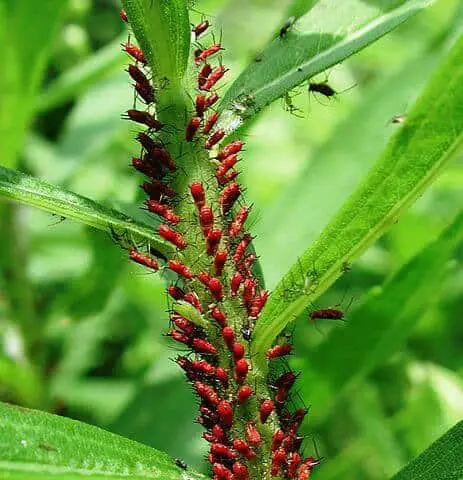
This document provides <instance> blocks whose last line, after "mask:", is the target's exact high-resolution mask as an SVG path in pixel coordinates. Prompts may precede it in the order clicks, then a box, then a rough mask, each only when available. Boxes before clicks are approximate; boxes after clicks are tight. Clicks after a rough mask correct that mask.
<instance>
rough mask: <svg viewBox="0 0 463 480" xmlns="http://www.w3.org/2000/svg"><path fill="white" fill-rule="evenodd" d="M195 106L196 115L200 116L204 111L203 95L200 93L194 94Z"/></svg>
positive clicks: (204, 98) (204, 99)
mask: <svg viewBox="0 0 463 480" xmlns="http://www.w3.org/2000/svg"><path fill="white" fill-rule="evenodd" d="M195 107H196V115H197V116H198V117H202V116H203V115H204V111H205V110H206V96H205V95H202V94H199V95H196V102H195Z"/></svg>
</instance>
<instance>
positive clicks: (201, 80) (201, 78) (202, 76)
mask: <svg viewBox="0 0 463 480" xmlns="http://www.w3.org/2000/svg"><path fill="white" fill-rule="evenodd" d="M211 72H212V67H211V65H210V64H209V63H205V64H204V66H203V68H201V70H200V72H199V75H198V88H199V89H200V90H201V89H202V86H203V85H204V84H205V83H206V80H207V78H208V77H209V75H210V74H211ZM208 107H210V105H207V106H206V108H208Z"/></svg>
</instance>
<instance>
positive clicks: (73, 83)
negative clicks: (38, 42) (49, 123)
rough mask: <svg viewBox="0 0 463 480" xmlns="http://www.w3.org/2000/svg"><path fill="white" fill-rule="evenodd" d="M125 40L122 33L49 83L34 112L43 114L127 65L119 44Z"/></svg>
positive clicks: (125, 37) (124, 35) (125, 36)
mask: <svg viewBox="0 0 463 480" xmlns="http://www.w3.org/2000/svg"><path fill="white" fill-rule="evenodd" d="M126 39H127V34H126V33H124V34H123V35H122V36H120V37H119V38H117V39H116V40H114V41H113V42H111V43H110V44H109V45H107V46H105V47H103V48H102V49H101V50H98V51H97V52H96V53H94V54H93V55H91V56H90V57H89V58H86V59H85V60H84V61H83V62H82V63H79V64H78V65H76V66H75V67H74V68H71V69H69V70H67V71H66V72H65V73H64V74H63V75H61V76H60V77H58V78H57V79H56V80H54V81H53V82H52V83H50V85H48V86H47V88H46V89H45V90H44V91H43V92H42V93H41V95H40V96H39V98H38V101H37V105H36V110H37V111H39V112H43V111H46V110H49V109H51V108H54V107H56V106H58V105H62V104H63V103H64V102H67V101H69V100H70V99H72V98H74V97H76V96H77V95H79V94H81V93H82V92H83V91H85V90H86V89H88V88H89V87H91V86H92V85H93V84H95V83H96V82H98V81H100V80H102V79H103V78H105V77H106V76H108V75H109V74H110V73H111V72H113V71H115V70H118V69H120V68H122V66H123V65H124V64H126V63H127V57H126V56H125V55H123V54H122V53H121V43H122V42H124V41H125V40H126Z"/></svg>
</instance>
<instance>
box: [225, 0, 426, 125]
mask: <svg viewBox="0 0 463 480" xmlns="http://www.w3.org/2000/svg"><path fill="white" fill-rule="evenodd" d="M401 3H402V2H401ZM431 3H432V0H408V1H405V2H403V4H402V5H401V6H399V7H396V8H391V9H389V10H388V11H387V12H386V13H385V12H384V8H381V7H380V6H377V5H376V2H374V3H373V4H372V3H371V2H364V1H361V0H345V1H343V2H337V1H334V0H321V1H319V2H318V3H317V4H316V5H315V6H314V7H313V8H312V9H311V10H310V11H309V13H307V14H306V15H304V16H303V17H301V18H300V19H298V21H297V22H296V23H295V24H294V25H293V27H292V28H291V30H290V31H289V32H288V33H287V35H286V36H285V37H283V38H280V37H277V38H276V39H274V40H273V41H272V42H271V43H270V44H269V45H268V46H267V47H266V48H265V49H264V50H263V51H262V52H261V53H260V54H259V55H258V61H257V62H256V61H255V62H254V63H252V64H251V65H249V66H248V67H247V68H246V69H245V70H244V72H243V73H242V74H241V75H240V76H239V77H238V79H237V80H236V81H235V82H234V83H233V84H232V86H231V87H230V89H229V90H228V91H227V93H226V94H225V97H224V98H223V101H222V102H221V104H220V106H219V109H220V110H221V111H224V113H225V111H226V113H225V117H226V123H227V124H228V125H229V128H230V129H234V128H236V127H237V126H239V125H240V123H241V122H242V121H243V120H245V119H247V118H249V117H251V116H253V115H255V114H256V113H257V112H258V111H260V110H261V109H262V108H263V107H265V106H266V105H269V104H270V103H271V102H273V101H274V100H276V99H277V98H279V97H281V96H283V95H284V94H285V93H286V92H288V91H289V90H291V89H292V88H294V87H296V86H297V85H299V84H301V83H302V82H304V81H306V80H307V79H308V78H311V77H313V76H314V75H315V74H317V73H320V72H323V71H324V70H326V69H327V68H329V67H332V66H334V65H336V64H338V63H340V62H341V61H342V60H345V59H346V58H348V57H349V56H351V55H353V54H354V53H356V52H358V51H359V50H361V49H362V48H365V47H366V46H368V45H369V44H371V43H373V42H374V41H375V40H377V39H378V38H380V37H381V36H383V35H385V34H386V33H387V32H389V31H391V30H393V29H394V28H396V27H397V26H398V25H400V24H401V23H403V22H405V21H406V20H407V19H408V18H409V17H411V16H412V15H414V14H415V13H417V12H419V11H420V10H422V9H423V8H425V7H427V6H428V5H430V4H431Z"/></svg>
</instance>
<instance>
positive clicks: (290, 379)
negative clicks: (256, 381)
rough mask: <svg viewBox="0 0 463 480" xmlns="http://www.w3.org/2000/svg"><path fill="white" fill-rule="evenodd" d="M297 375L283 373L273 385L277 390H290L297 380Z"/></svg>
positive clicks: (290, 372)
mask: <svg viewBox="0 0 463 480" xmlns="http://www.w3.org/2000/svg"><path fill="white" fill-rule="evenodd" d="M297 377H298V376H297V375H296V374H295V373H294V372H292V371H291V370H290V371H289V372H286V373H283V374H282V375H280V376H279V377H278V378H277V379H276V380H275V381H274V382H273V385H274V386H275V387H277V388H284V389H285V390H289V389H290V388H291V387H292V386H293V385H294V382H295V381H296V380H297Z"/></svg>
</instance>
